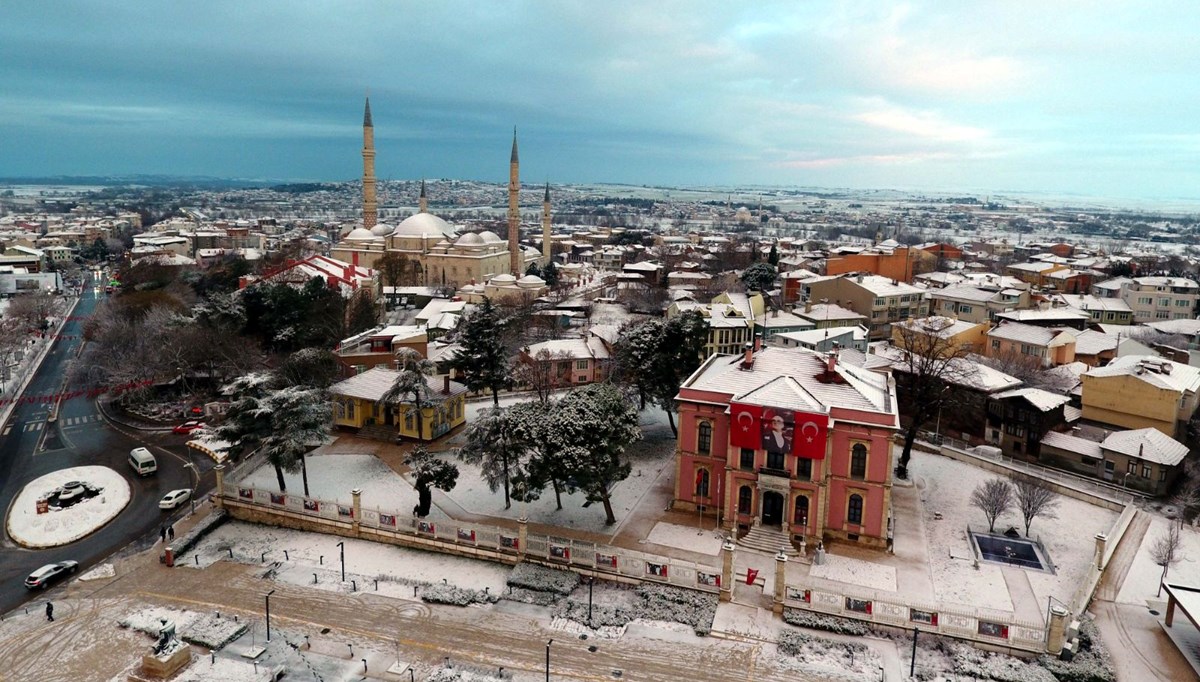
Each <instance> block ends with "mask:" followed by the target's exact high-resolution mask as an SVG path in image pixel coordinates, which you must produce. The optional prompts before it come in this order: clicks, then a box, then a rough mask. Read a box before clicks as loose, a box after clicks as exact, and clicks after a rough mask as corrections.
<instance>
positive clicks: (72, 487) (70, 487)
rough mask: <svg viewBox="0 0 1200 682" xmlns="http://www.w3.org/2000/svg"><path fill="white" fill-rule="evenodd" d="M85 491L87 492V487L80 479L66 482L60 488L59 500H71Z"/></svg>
mask: <svg viewBox="0 0 1200 682" xmlns="http://www.w3.org/2000/svg"><path fill="white" fill-rule="evenodd" d="M85 492H87V488H85V487H84V485H83V483H81V482H80V481H70V482H68V483H64V484H63V485H62V487H61V488H59V489H58V501H59V502H70V501H71V500H73V499H75V498H76V497H79V496H80V495H82V494H84V493H85Z"/></svg>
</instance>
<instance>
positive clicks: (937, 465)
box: [910, 451, 1119, 613]
mask: <svg viewBox="0 0 1200 682" xmlns="http://www.w3.org/2000/svg"><path fill="white" fill-rule="evenodd" d="M910 469H911V470H912V475H913V476H914V477H915V478H916V480H917V481H918V483H919V484H921V485H923V486H924V489H923V492H922V495H921V497H922V500H923V502H924V509H925V527H926V532H927V537H928V542H929V547H928V552H927V556H928V559H929V563H930V571H931V577H932V581H933V587H934V593H935V594H936V595H937V597H938V599H939V600H940V601H942V602H948V603H953V604H962V605H966V606H976V607H982V608H989V609H997V610H1001V611H1013V610H1014V608H1013V603H1012V600H1011V598H1010V595H1009V590H1008V588H1007V585H1006V583H1005V581H1004V576H1003V575H1002V573H1001V569H1000V566H999V565H997V564H992V563H987V562H981V563H980V564H979V568H978V569H976V568H975V567H974V553H973V551H972V549H971V545H970V544H969V543H970V540H969V538H968V537H967V526H968V525H970V526H971V528H972V529H973V530H982V531H986V530H987V521H986V519H984V517H983V513H982V512H980V511H979V510H978V509H976V508H975V507H972V506H971V503H970V496H971V491H973V490H974V489H975V487H976V486H978V485H979V484H980V483H983V482H984V481H987V480H990V479H992V478H996V477H997V474H994V473H992V472H990V471H986V470H984V469H980V468H978V467H974V466H971V465H969V464H966V463H963V462H959V461H956V460H952V459H950V458H948V457H942V456H941V455H934V454H929V453H923V452H916V451H914V452H913V456H912V463H911V465H910ZM1058 499H1059V504H1058V509H1057V510H1056V511H1055V516H1054V517H1053V518H1038V519H1036V520H1034V522H1033V526H1032V528H1031V535H1032V536H1033V537H1035V538H1040V539H1041V541H1042V544H1043V545H1044V546H1045V547H1046V550H1047V551H1048V552H1049V555H1050V561H1051V562H1053V563H1054V566H1055V572H1054V573H1041V572H1037V571H1028V570H1025V571H1023V572H1024V573H1025V574H1026V577H1028V579H1029V583H1030V586H1031V588H1032V591H1033V593H1034V597H1035V599H1036V601H1037V603H1038V604H1040V605H1042V606H1039V607H1038V609H1037V611H1038V612H1039V613H1040V611H1041V610H1042V609H1043V608H1044V605H1045V603H1046V598H1047V597H1048V596H1053V597H1055V598H1057V599H1059V600H1062V601H1069V600H1070V598H1071V595H1072V594H1073V593H1074V591H1075V589H1076V587H1077V586H1078V585H1079V583H1081V582H1082V581H1083V579H1084V576H1085V575H1086V574H1087V569H1088V566H1089V565H1090V563H1091V560H1092V552H1093V551H1094V548H1095V540H1094V539H1093V538H1094V536H1095V534H1096V533H1100V532H1105V533H1107V532H1108V531H1109V530H1110V529H1111V528H1112V525H1113V523H1114V522H1116V520H1117V517H1118V516H1119V514H1117V513H1116V512H1114V511H1111V510H1108V509H1104V508H1101V507H1096V506H1094V505H1090V504H1087V503H1085V502H1082V501H1079V500H1076V499H1074V498H1069V497H1065V496H1059V498H1058ZM935 513H939V514H941V518H940V519H938V518H935V517H934V514H935ZM1009 526H1016V527H1017V528H1018V529H1020V530H1021V531H1022V532H1023V531H1024V526H1023V525H1022V523H1021V517H1020V514H1019V513H1017V512H1016V511H1012V512H1009V513H1008V514H1006V515H1005V516H1002V517H1000V519H999V520H998V521H997V522H996V530H997V532H1000V531H1002V530H1004V529H1007V528H1008V527H1009Z"/></svg>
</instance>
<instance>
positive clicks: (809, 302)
mask: <svg viewBox="0 0 1200 682" xmlns="http://www.w3.org/2000/svg"><path fill="white" fill-rule="evenodd" d="M804 312H806V313H811V312H812V299H811V298H810V299H808V300H807V301H805V302H804Z"/></svg>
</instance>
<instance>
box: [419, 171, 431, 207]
mask: <svg viewBox="0 0 1200 682" xmlns="http://www.w3.org/2000/svg"><path fill="white" fill-rule="evenodd" d="M418 201H419V207H418V209H417V212H418V213H429V201H428V200H426V199H425V178H421V198H420V199H419V200H418Z"/></svg>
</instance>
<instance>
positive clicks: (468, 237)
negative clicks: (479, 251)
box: [454, 232, 483, 246]
mask: <svg viewBox="0 0 1200 682" xmlns="http://www.w3.org/2000/svg"><path fill="white" fill-rule="evenodd" d="M454 245H455V246H483V238H482V237H480V236H479V235H477V234H475V233H474V232H468V233H466V234H464V235H463V236H461V237H459V238H458V241H456V242H454Z"/></svg>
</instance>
